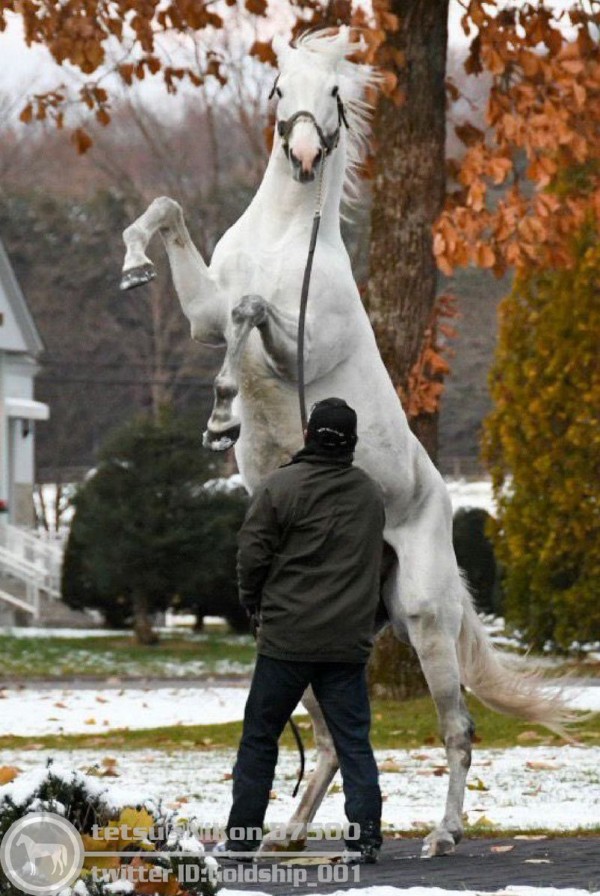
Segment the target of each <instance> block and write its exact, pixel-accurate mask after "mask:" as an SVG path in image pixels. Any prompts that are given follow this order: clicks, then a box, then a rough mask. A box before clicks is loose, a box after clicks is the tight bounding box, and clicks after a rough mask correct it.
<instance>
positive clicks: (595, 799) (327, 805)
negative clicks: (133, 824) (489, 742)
mask: <svg viewBox="0 0 600 896" xmlns="http://www.w3.org/2000/svg"><path fill="white" fill-rule="evenodd" d="M107 755H110V757H111V759H113V760H114V759H116V760H117V762H116V764H114V766H113V768H114V769H115V771H116V772H117V773H118V774H119V776H120V777H117V778H110V784H107V783H106V782H107V779H106V778H98V779H96V780H95V781H94V784H95V786H96V787H97V788H98V789H102V792H103V794H104V799H105V800H106V799H108V798H110V800H111V801H112V802H114V804H115V805H116V806H119V805H120V806H122V805H124V804H131V802H132V801H134V802H144V803H145V804H146V805H152V804H155V805H156V804H157V803H158V801H159V800H162V801H163V805H164V806H165V807H166V808H168V809H173V810H174V813H175V814H174V816H173V823H174V824H175V823H176V822H177V820H178V819H181V822H180V823H181V825H183V823H184V819H191V818H195V819H198V824H199V825H201V826H202V827H204V828H206V829H217V828H219V827H222V826H223V825H224V824H225V822H226V820H227V816H228V813H229V808H230V805H231V769H232V767H233V763H234V761H235V755H236V754H235V750H232V749H228V750H210V751H207V750H202V749H193V750H175V751H173V752H168V753H166V752H164V751H160V750H119V748H118V747H115V746H112V747H111V748H110V752H109V751H102V750H99V749H98V748H95V749H93V750H91V749H85V750H60V751H53V750H45V749H44V750H37V749H32V750H27V749H22V750H21V752H20V755H19V759H18V765H19V767H20V768H21V769H22V770H23V771H22V773H21V775H19V776H18V777H17V778H15V779H14V781H12V782H11V783H10V784H6V785H4V787H0V797H1V796H2V795H3V794H4V793H5V792H13V791H14V789H15V788H16V789H19V788H21V792H23V790H25V791H27V789H28V788H29V792H32V790H33V789H35V788H34V787H33V784H34V783H35V781H36V780H37V781H39V779H40V775H42V776H43V775H44V774H45V768H41V767H42V766H45V763H46V760H47V759H48V758H49V757H53V756H58V757H60V759H59V761H60V764H61V766H63V767H65V766H70V767H71V768H76V769H84V770H86V769H88V768H89V767H90V766H91V765H94V764H98V763H99V762H101V761H102V757H103V756H107ZM375 756H376V760H377V763H378V765H379V767H380V784H381V789H382V793H383V796H384V803H383V827H384V831H386V830H387V831H388V832H392V831H395V830H400V831H411V830H413V831H414V830H415V829H419V830H421V829H422V828H429V827H433V826H434V825H435V824H436V823H437V822H438V821H439V819H440V817H441V815H442V813H443V806H444V801H445V797H446V789H447V786H448V776H447V774H446V772H445V769H446V757H445V753H444V750H443V749H442V748H438V747H435V748H430V747H423V748H420V749H415V750H376V751H375ZM306 761H307V774H308V773H309V772H310V770H311V768H313V767H314V764H315V761H316V752H315V750H314V749H311V750H307V754H306ZM14 763H15V755H14V751H9V750H1V751H0V765H3V764H7V765H8V764H14ZM599 769H600V747H595V746H594V747H589V746H586V747H576V746H571V745H569V746H562V747H561V746H556V747H554V746H553V747H550V746H536V747H530V746H529V747H514V748H512V749H506V750H480V749H475V751H474V754H473V766H472V768H471V771H470V773H469V778H468V784H469V785H471V788H470V789H467V792H466V799H465V812H466V817H467V821H468V823H469V824H470V825H473V824H479V825H481V826H482V827H484V828H485V827H489V826H493V827H497V828H500V829H517V830H521V831H523V832H527V831H530V830H532V829H536V828H541V829H551V830H556V831H569V830H575V829H577V828H592V827H599V826H600V772H599ZM297 771H298V755H297V753H296V751H295V750H287V749H281V750H280V753H279V762H278V765H277V769H276V775H275V780H274V783H273V795H272V798H271V800H270V801H269V807H268V810H267V817H266V823H267V824H268V825H274V824H279V823H282V822H285V821H287V820H288V818H289V817H290V816H291V814H292V811H293V809H294V808H295V806H296V805H297V800H295V799H294V798H293V797H292V795H291V794H292V790H293V788H294V784H295V781H296V777H297ZM340 780H341V779H340V777H339V773H338V775H337V777H336V779H335V782H336V784H337V785H338V786H336V787H334V788H332V789H330V791H329V792H328V793H327V795H326V796H325V799H324V800H323V803H322V804H321V806H320V808H319V810H318V813H317V816H316V818H315V823H316V824H326V823H339V822H340V821H341V820H343V819H344V817H345V816H344V795H343V793H342V792H341V788H340V787H339V782H340ZM121 781H122V782H123V783H122V784H121ZM96 782H97V783H96ZM7 788H12V789H13V790H11V791H7ZM332 791H333V792H332ZM192 833H193V831H192Z"/></svg>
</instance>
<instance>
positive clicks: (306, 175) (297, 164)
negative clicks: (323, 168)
mask: <svg viewBox="0 0 600 896" xmlns="http://www.w3.org/2000/svg"><path fill="white" fill-rule="evenodd" d="M321 156H322V152H321V150H319V151H318V152H317V154H316V156H315V158H314V161H313V163H312V165H311V167H310V168H309V169H308V170H307V169H306V168H305V167H304V165H303V164H302V162H301V161H300V159H297V158H296V156H295V155H294V153H293V152H292V151H291V150H290V152H289V156H288V158H289V160H290V164H291V166H292V177H293V178H294V180H295V181H296V182H297V183H299V184H309V183H311V182H312V181H313V180H314V179H315V174H316V172H317V168H318V167H319V164H320V162H321Z"/></svg>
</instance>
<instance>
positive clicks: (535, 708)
mask: <svg viewBox="0 0 600 896" xmlns="http://www.w3.org/2000/svg"><path fill="white" fill-rule="evenodd" d="M458 660H459V664H460V670H461V679H462V683H463V684H464V685H465V686H466V687H468V688H469V689H470V690H471V691H473V693H474V694H475V696H476V697H477V699H478V700H481V702H482V703H484V704H485V705H486V706H488V707H489V708H490V709H493V710H495V712H500V713H504V714H505V715H509V716H515V717H516V718H519V719H525V720H526V721H528V722H532V723H537V724H540V725H544V726H545V727H546V728H549V729H550V730H551V731H554V732H556V733H557V734H560V735H561V736H562V737H566V738H567V739H572V738H571V737H570V735H569V734H568V733H567V731H566V729H565V726H568V725H572V724H574V723H575V722H577V721H581V715H578V713H577V712H576V711H574V710H573V709H570V708H569V706H568V705H567V703H566V700H565V696H564V693H563V691H562V687H561V684H562V685H564V683H565V679H563V680H562V682H561V684H559V686H558V687H557V686H556V683H555V684H554V686H551V684H550V683H549V682H548V679H547V678H545V677H544V673H543V671H542V670H541V669H540V668H539V667H537V666H536V665H535V664H531V663H529V662H527V663H525V662H524V663H523V665H522V668H514V665H513V666H512V667H511V664H510V663H509V662H508V661H507V658H506V657H505V656H504V655H503V654H502V653H501V652H500V651H498V650H497V649H496V648H495V647H494V645H493V644H492V642H491V641H490V639H489V637H488V634H487V632H486V630H485V628H484V626H483V623H482V622H481V620H480V618H479V616H478V615H477V613H476V612H475V609H474V608H473V603H472V601H471V597H470V595H469V593H468V591H467V589H466V587H465V588H464V591H463V620H462V628H461V632H460V636H459V640H458Z"/></svg>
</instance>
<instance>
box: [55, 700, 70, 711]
mask: <svg viewBox="0 0 600 896" xmlns="http://www.w3.org/2000/svg"><path fill="white" fill-rule="evenodd" d="M54 706H56V708H57V709H68V706H67V704H66V703H61V702H60V700H59V701H58V702H57V703H55V704H54Z"/></svg>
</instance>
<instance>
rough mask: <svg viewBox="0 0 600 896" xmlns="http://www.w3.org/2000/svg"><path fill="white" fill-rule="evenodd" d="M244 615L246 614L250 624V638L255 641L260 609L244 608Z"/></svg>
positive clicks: (255, 607)
mask: <svg viewBox="0 0 600 896" xmlns="http://www.w3.org/2000/svg"><path fill="white" fill-rule="evenodd" d="M246 613H247V614H248V621H249V622H250V631H251V632H252V637H253V638H254V639H255V640H256V638H257V637H258V629H259V626H260V609H259V608H258V607H257V606H254V607H246Z"/></svg>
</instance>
